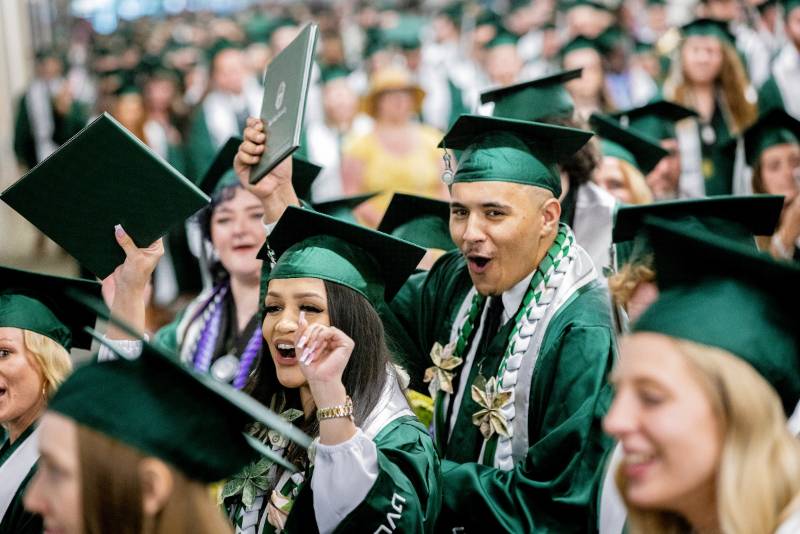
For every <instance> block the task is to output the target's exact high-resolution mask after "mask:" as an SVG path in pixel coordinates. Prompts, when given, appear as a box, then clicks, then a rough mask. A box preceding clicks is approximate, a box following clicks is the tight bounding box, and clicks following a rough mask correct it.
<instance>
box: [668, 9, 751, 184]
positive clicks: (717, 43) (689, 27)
mask: <svg viewBox="0 0 800 534" xmlns="http://www.w3.org/2000/svg"><path fill="white" fill-rule="evenodd" d="M682 32H683V41H682V42H681V45H680V48H679V53H678V58H677V61H675V62H674V63H673V65H672V70H671V72H670V74H669V75H668V77H667V80H666V81H665V82H664V88H663V93H664V94H663V96H664V98H666V99H667V100H671V101H674V102H676V103H677V104H681V105H683V106H686V107H688V108H690V109H693V110H695V111H696V112H697V114H698V116H697V117H696V118H693V119H691V120H687V121H685V122H684V123H683V124H681V125H680V126H679V127H677V128H676V134H677V139H678V144H679V146H680V153H681V166H682V169H681V184H680V188H681V191H680V194H681V196H683V197H698V196H704V195H725V194H731V193H734V194H743V193H746V189H742V185H741V184H739V183H738V182H736V178H737V177H738V176H740V173H741V169H742V167H743V164H744V162H743V161H742V159H743V158H742V155H741V154H740V151H739V150H738V143H736V142H734V140H735V139H736V138H737V137H739V136H740V135H741V134H742V133H743V132H744V130H745V129H746V128H747V127H748V126H750V124H752V123H753V122H754V121H755V119H756V115H757V106H756V104H755V98H754V97H753V98H750V97H749V94H750V93H751V92H752V90H751V89H750V82H749V80H748V79H747V74H746V72H745V69H744V66H743V65H742V61H741V59H740V58H739V56H738V54H737V52H736V48H735V46H734V44H733V37H732V36H731V34H730V32H729V30H728V27H727V24H726V23H724V22H722V21H718V20H714V19H697V20H695V21H693V22H690V23H689V24H686V25H685V26H683V28H682ZM740 189H742V190H740Z"/></svg>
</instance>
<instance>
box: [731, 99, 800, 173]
mask: <svg viewBox="0 0 800 534" xmlns="http://www.w3.org/2000/svg"><path fill="white" fill-rule="evenodd" d="M784 144H793V145H798V144H800V121H798V120H797V119H795V118H794V117H792V116H791V115H789V114H788V113H786V111H785V110H784V109H783V108H774V109H772V110H770V111H769V112H767V113H766V114H764V115H761V116H760V117H759V118H758V120H757V121H756V122H755V124H753V125H752V126H750V127H749V128H748V129H747V130H745V132H744V148H745V157H746V159H747V164H748V165H750V166H751V167H752V166H754V165H755V164H756V162H757V161H758V157H759V156H760V155H761V153H762V152H763V151H764V150H766V149H768V148H770V147H773V146H776V145H784Z"/></svg>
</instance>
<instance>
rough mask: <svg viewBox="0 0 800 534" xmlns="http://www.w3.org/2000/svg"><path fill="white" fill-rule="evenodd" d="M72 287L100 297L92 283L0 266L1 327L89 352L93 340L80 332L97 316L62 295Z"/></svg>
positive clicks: (98, 287)
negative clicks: (14, 329) (17, 329)
mask: <svg viewBox="0 0 800 534" xmlns="http://www.w3.org/2000/svg"><path fill="white" fill-rule="evenodd" d="M66 288H73V289H74V290H77V291H82V292H85V293H88V294H90V295H94V296H95V297H97V298H99V297H100V284H99V283H97V282H95V281H93V280H84V279H81V278H65V277H62V276H52V275H47V274H40V273H34V272H30V271H22V270H19V269H12V268H11V267H4V266H1V265H0V327H13V328H21V329H23V330H30V331H32V332H36V333H37V334H41V335H43V336H46V337H49V338H50V339H52V340H53V341H55V342H56V343H58V344H59V345H61V346H62V347H64V348H65V349H66V350H68V351H69V350H71V349H72V347H77V348H81V349H89V348H91V346H92V337H91V336H90V335H89V334H87V333H86V332H85V331H84V330H83V329H84V327H87V326H94V323H95V319H96V318H97V314H96V313H95V312H94V311H92V310H87V309H85V308H84V307H83V306H76V305H75V303H74V302H72V300H71V299H69V298H68V297H67V296H65V289H66Z"/></svg>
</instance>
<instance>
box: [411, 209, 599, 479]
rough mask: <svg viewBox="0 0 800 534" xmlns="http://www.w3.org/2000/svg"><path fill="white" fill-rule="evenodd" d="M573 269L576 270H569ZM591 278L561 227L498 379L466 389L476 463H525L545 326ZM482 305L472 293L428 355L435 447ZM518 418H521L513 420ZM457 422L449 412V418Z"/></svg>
mask: <svg viewBox="0 0 800 534" xmlns="http://www.w3.org/2000/svg"><path fill="white" fill-rule="evenodd" d="M576 263H577V264H578V266H579V268H578V269H575V268H574V264H576ZM596 278H597V274H596V272H595V270H594V267H593V265H592V263H591V260H590V259H589V257H588V255H587V254H586V252H585V251H583V250H582V249H580V248H579V247H578V246H576V244H575V238H574V235H573V233H572V231H571V230H570V229H569V227H568V226H566V225H563V224H562V225H561V226H560V228H559V232H558V235H557V236H556V239H555V242H554V243H553V245H552V246H551V248H550V249H549V250H548V252H547V255H546V256H545V258H544V259H543V260H542V262H541V263H540V264H539V267H538V268H537V270H536V271H535V272H534V275H533V277H532V278H531V282H530V285H529V287H528V290H527V291H526V293H525V296H524V297H523V300H522V304H521V305H520V309H519V311H518V312H517V314H516V315H515V318H514V327H513V329H512V331H511V333H510V334H509V338H508V343H507V345H506V350H505V353H504V355H503V360H502V362H501V364H500V366H499V368H498V372H497V374H496V375H495V376H493V377H490V378H489V379H488V380H486V379H484V380H481V379H480V377H479V379H478V380H476V381H475V383H474V384H472V385H470V390H469V392H470V394H471V396H472V399H473V400H474V401H475V402H476V403H477V404H478V405H479V406H481V410H479V411H478V412H476V413H475V414H473V416H472V420H473V424H475V425H476V426H478V427H479V428H480V430H481V433H482V434H483V436H484V443H483V447H482V450H481V453H480V458H478V459H476V460H477V461H479V462H482V463H484V464H486V465H492V466H494V467H497V468H499V469H504V470H508V469H511V468H512V467H513V465H514V462H515V461H516V460H518V459H520V458H522V457H524V455H525V452H526V451H527V447H528V437H527V427H526V424H527V423H526V421H527V411H528V402H529V398H528V397H529V390H530V384H531V378H532V374H533V369H534V367H535V364H536V359H537V358H538V354H539V349H540V346H541V342H542V339H543V337H544V333H545V331H546V330H547V325H548V324H549V322H550V319H551V318H552V317H553V316H554V315H555V313H556V312H557V310H558V309H559V308H560V306H561V305H563V303H564V302H566V300H567V299H568V298H569V296H571V295H572V294H574V293H575V292H576V291H578V290H579V289H580V288H582V287H586V286H587V284H588V283H589V282H591V281H593V280H595V279H596ZM485 300H486V299H485V297H482V296H481V295H479V294H478V293H477V291H476V290H475V289H474V288H473V289H472V290H471V291H470V292H469V293H468V294H467V297H466V299H465V301H464V304H462V307H461V309H460V310H459V314H458V316H457V318H456V321H455V323H454V324H455V326H454V328H453V330H452V332H451V342H450V343H448V344H447V345H446V346H445V347H442V346H441V345H439V344H438V343H437V344H435V345H434V347H433V350H432V351H431V358H432V359H433V361H434V367H432V368H430V369H429V370H428V372H426V380H429V381H430V382H431V388H430V389H431V393H432V394H433V395H434V398H435V399H436V406H435V410H434V430H435V436H436V438H437V442H438V443H444V440H445V439H446V436H447V435H448V433H449V428H448V424H447V421H446V420H445V419H446V416H445V411H446V410H445V407H446V404H447V401H450V402H453V400H452V398H453V397H454V395H455V392H454V391H453V389H452V383H450V380H451V379H452V375H453V374H454V369H455V368H456V367H458V366H459V365H460V364H461V363H462V361H463V357H464V356H465V355H466V354H467V353H468V349H469V344H470V343H471V341H472V340H471V337H472V334H473V333H474V330H475V328H476V324H477V321H478V317H480V315H481V311H482V308H483V307H484V305H485ZM477 356H478V355H476V357H477ZM526 356H527V357H526ZM465 379H466V378H465ZM464 394H465V395H466V394H467V390H465V393H464ZM454 408H457V407H454ZM518 412H519V413H521V414H522V415H521V417H515V416H516V414H517V413H518ZM456 416H457V409H454V410H453V414H452V417H456Z"/></svg>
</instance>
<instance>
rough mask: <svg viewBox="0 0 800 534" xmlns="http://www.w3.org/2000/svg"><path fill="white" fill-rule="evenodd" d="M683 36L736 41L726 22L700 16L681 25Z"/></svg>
mask: <svg viewBox="0 0 800 534" xmlns="http://www.w3.org/2000/svg"><path fill="white" fill-rule="evenodd" d="M681 33H682V34H683V37H692V36H703V37H716V38H717V39H719V40H720V41H722V42H723V43H728V44H730V45H733V44H734V43H735V42H736V41H735V38H734V36H733V34H732V33H731V31H730V28H729V26H728V23H727V22H725V21H722V20H716V19H709V18H700V19H695V20H693V21H691V22H689V23H687V24H684V25H683V26H681Z"/></svg>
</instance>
